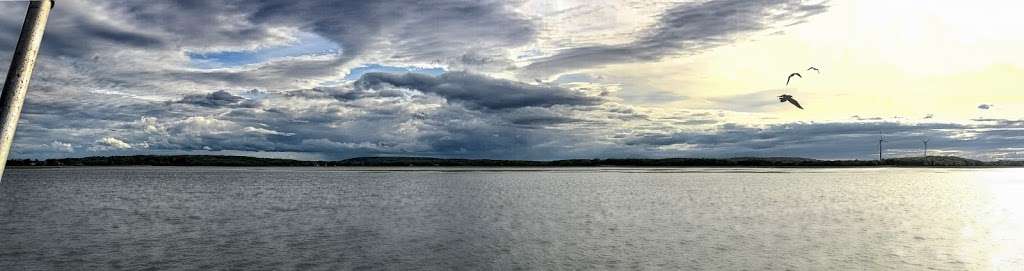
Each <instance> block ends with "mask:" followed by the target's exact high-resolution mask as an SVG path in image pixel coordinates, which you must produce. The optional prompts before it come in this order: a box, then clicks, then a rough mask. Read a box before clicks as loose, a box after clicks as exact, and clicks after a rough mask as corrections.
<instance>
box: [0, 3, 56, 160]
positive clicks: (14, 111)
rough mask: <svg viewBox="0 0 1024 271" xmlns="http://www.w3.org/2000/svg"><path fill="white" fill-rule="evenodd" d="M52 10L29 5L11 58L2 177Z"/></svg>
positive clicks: (0, 133)
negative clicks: (47, 20)
mask: <svg viewBox="0 0 1024 271" xmlns="http://www.w3.org/2000/svg"><path fill="white" fill-rule="evenodd" d="M51 8H53V0H43V1H32V2H29V4H28V14H26V15H25V23H24V24H22V26H21V36H20V37H19V38H18V47H16V48H15V49H14V57H11V68H10V69H8V70H7V80H6V81H4V90H3V93H2V94H0V177H2V176H3V170H4V167H5V166H6V165H7V154H8V153H10V151H11V142H12V141H14V130H15V129H16V128H18V117H20V116H21V106H22V104H24V103H25V93H26V92H27V91H28V82H29V79H31V77H32V69H33V68H35V66H36V56H37V55H39V44H40V43H42V40H43V30H45V29H46V19H47V17H49V15H50V9H51Z"/></svg>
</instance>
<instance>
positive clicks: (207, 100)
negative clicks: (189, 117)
mask: <svg viewBox="0 0 1024 271" xmlns="http://www.w3.org/2000/svg"><path fill="white" fill-rule="evenodd" d="M244 100H245V98H242V97H241V96H235V95H234V94H231V93H230V92H227V91H224V90H218V91H216V92H213V93H210V94H206V95H188V96H185V97H184V98H182V99H181V100H179V101H177V103H183V104H191V105H197V106H206V107H220V106H229V105H235V104H239V103H241V102H242V101H244Z"/></svg>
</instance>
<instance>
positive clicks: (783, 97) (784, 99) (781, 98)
mask: <svg viewBox="0 0 1024 271" xmlns="http://www.w3.org/2000/svg"><path fill="white" fill-rule="evenodd" d="M779 102H780V103H784V102H789V103H791V104H793V105H795V106H796V108H800V110H803V109H804V107H803V106H800V102H797V101H796V99H793V95H789V94H782V95H779Z"/></svg>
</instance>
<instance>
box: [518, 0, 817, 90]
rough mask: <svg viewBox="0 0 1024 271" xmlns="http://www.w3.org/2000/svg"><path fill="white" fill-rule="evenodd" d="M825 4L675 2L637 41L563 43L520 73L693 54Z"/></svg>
mask: <svg viewBox="0 0 1024 271" xmlns="http://www.w3.org/2000/svg"><path fill="white" fill-rule="evenodd" d="M827 8H828V6H826V5H825V4H804V3H803V1H795V0H763V1H748V0H717V1H704V2H700V3H684V4H679V5H678V6H676V7H673V8H671V9H669V10H667V11H666V12H664V13H663V14H662V15H661V18H660V19H659V20H658V22H657V23H656V24H655V25H654V26H653V27H652V28H651V29H648V30H647V31H646V33H645V34H644V35H643V36H641V37H640V38H639V39H637V40H636V41H633V42H630V43H626V44H622V45H595V46H586V47H577V48H570V49H565V50H562V51H560V52H559V53H557V54H555V55H553V56H550V57H547V58H544V59H541V60H538V61H536V62H534V63H531V64H530V65H528V66H526V68H525V69H524V73H527V74H528V75H530V76H534V75H548V74H553V73H560V72H563V71H567V70H573V69H585V68H590V67H594V66H601V65H606V64H614V63H628V62H636V61H653V60H658V59H661V58H662V57H665V56H671V55H678V54H693V53H697V52H700V51H701V50H704V49H707V48H711V47H715V46H719V45H722V44H727V43H729V42H731V41H732V40H733V39H735V37H736V35H737V34H744V33H751V32H755V31H761V30H766V29H769V28H771V27H773V26H776V25H778V24H780V23H782V24H787V25H792V24H796V23H802V22H803V21H804V20H805V19H806V18H808V17H810V16H812V15H815V14H819V13H822V12H825V11H826V10H827Z"/></svg>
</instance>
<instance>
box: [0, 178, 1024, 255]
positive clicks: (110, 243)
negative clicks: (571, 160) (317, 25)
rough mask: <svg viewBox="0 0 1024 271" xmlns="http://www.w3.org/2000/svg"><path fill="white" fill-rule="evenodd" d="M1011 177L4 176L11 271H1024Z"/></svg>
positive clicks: (4, 245) (1015, 182)
mask: <svg viewBox="0 0 1024 271" xmlns="http://www.w3.org/2000/svg"><path fill="white" fill-rule="evenodd" d="M1021 266H1024V170H1021V169H970V170H958V169H764V170H751V169H619V168H616V169H603V168H600V169H549V170H500V169H494V170H457V169H456V170H433V169H423V170H408V169H392V170H381V169H346V170H339V169H332V170H322V169H313V168H309V169H291V168H165V167H159V168H151V167H132V168H60V169H11V170H9V171H8V172H7V173H6V174H5V176H4V177H3V182H2V183H0V269H2V270H49V269H66V270H96V269H128V270H145V269H149V270H168V269H199V270H221V269H237V270H281V269H286V270H287V269H303V270H306V269H308V270H344V269H389V270H395V269H418V270H423V269H427V270H431V269H464V270H481V269H718V270H722V269H727V270H740V269H749V270H787V269H788V270H836V269H870V270H886V269H891V270H915V269H938V270H964V269H969V270H977V269H986V270H987V269H1004V270H1014V269H1016V270H1020V269H1021Z"/></svg>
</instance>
